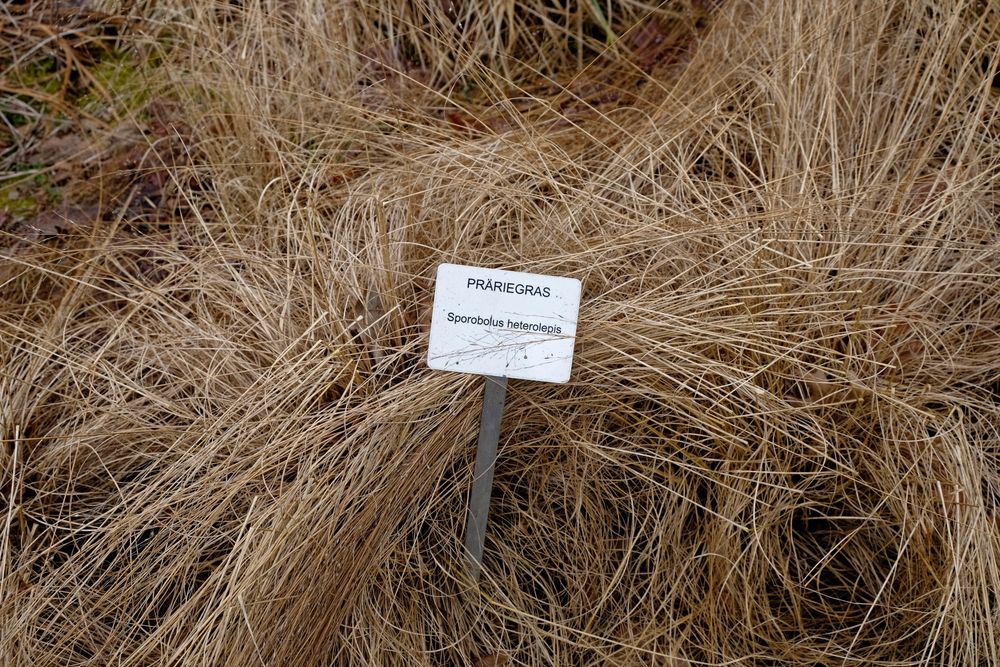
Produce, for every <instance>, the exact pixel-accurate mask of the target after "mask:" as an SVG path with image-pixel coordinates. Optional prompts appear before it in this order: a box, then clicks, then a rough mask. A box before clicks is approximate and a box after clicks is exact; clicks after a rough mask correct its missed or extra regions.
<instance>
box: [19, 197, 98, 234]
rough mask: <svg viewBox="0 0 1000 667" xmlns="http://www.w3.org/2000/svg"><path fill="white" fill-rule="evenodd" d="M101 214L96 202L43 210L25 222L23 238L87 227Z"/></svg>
mask: <svg viewBox="0 0 1000 667" xmlns="http://www.w3.org/2000/svg"><path fill="white" fill-rule="evenodd" d="M100 214H101V208H100V207H99V206H98V205H96V204H65V205H63V206H60V207H59V208H55V209H51V210H48V211H42V212H41V213H39V214H38V215H36V216H35V217H34V219H32V220H29V221H27V222H26V223H24V225H23V226H22V227H23V231H24V232H25V233H24V234H22V238H24V240H26V241H36V240H38V239H39V238H43V237H46V236H57V235H59V234H60V233H65V232H67V231H69V230H71V229H85V228H87V227H89V226H90V224H91V223H92V222H93V221H94V220H96V219H97V218H98V217H99V216H100Z"/></svg>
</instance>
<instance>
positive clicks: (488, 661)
mask: <svg viewBox="0 0 1000 667" xmlns="http://www.w3.org/2000/svg"><path fill="white" fill-rule="evenodd" d="M509 662H510V656H509V655H507V654H506V653H491V654H489V655H484V656H483V657H481V658H479V659H478V660H476V661H475V662H474V663H472V664H473V667H504V665H506V664H507V663H509Z"/></svg>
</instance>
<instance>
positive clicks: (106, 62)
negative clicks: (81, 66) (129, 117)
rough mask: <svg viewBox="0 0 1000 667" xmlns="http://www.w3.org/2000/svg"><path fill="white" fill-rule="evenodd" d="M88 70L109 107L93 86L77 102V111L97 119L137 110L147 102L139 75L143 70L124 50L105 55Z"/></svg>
mask: <svg viewBox="0 0 1000 667" xmlns="http://www.w3.org/2000/svg"><path fill="white" fill-rule="evenodd" d="M88 71H89V74H90V76H91V77H92V78H93V79H94V80H95V81H97V82H98V83H99V84H100V87H101V88H103V89H104V91H106V92H107V94H108V96H109V97H110V98H111V100H112V106H111V107H110V108H109V105H108V99H107V98H106V97H105V96H104V94H103V93H102V92H101V91H100V90H98V89H97V87H96V86H91V87H90V90H88V91H87V92H86V93H85V94H83V95H81V96H80V98H79V100H77V104H78V105H79V106H80V108H82V109H85V110H87V111H89V112H90V113H93V114H95V115H101V116H107V115H114V114H125V113H128V112H129V111H132V110H135V109H138V108H141V107H142V106H144V105H145V104H146V102H148V101H149V97H150V93H149V86H148V82H147V77H145V76H144V75H143V70H142V69H141V68H140V67H138V66H137V63H136V61H135V59H134V58H133V56H132V55H131V54H129V53H127V52H125V51H112V52H110V53H108V54H107V55H105V56H104V57H103V58H101V60H100V62H98V63H96V64H95V65H93V66H92V67H91V68H90V69H89V70H88Z"/></svg>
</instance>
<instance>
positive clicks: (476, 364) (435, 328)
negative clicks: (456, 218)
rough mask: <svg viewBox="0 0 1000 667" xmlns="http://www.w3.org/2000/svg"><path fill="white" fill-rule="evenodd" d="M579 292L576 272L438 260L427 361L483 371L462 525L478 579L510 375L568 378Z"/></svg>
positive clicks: (436, 366)
mask: <svg viewBox="0 0 1000 667" xmlns="http://www.w3.org/2000/svg"><path fill="white" fill-rule="evenodd" d="M580 294H581V285H580V281H579V280H577V279H576V278H562V277H559V276H546V275H542V274H538V273H523V272H520V271H503V270H501V269H487V268H483V267H480V266H463V265H461V264H439V265H438V268H437V277H436V278H435V281H434V306H433V308H432V309H431V330H430V335H429V337H428V341H427V366H428V367H430V368H433V369H435V370H439V371H456V372H459V373H475V374H476V375H485V376H486V395H485V396H484V397H483V414H482V417H481V418H480V422H479V447H478V449H477V450H476V476H475V478H474V479H473V481H472V491H471V493H470V494H469V518H468V521H467V522H466V525H465V551H466V555H467V556H468V558H469V564H470V569H471V573H472V576H473V579H476V580H478V579H479V574H480V572H481V571H482V569H483V543H484V542H485V541H486V520H487V518H488V516H489V513H490V493H491V492H492V490H493V469H494V467H495V466H496V459H497V442H498V441H499V440H500V419H501V417H502V416H503V401H504V397H505V396H506V394H507V378H517V379H520V380H534V381H536V382H558V383H563V382H568V381H569V377H570V373H571V372H572V369H573V347H574V345H575V344H576V323H577V319H578V318H579V314H580ZM456 537H457V536H456Z"/></svg>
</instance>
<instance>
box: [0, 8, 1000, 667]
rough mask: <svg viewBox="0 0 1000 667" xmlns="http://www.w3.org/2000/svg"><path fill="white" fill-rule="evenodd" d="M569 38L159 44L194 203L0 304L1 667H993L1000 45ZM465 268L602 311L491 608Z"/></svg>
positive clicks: (999, 521)
mask: <svg viewBox="0 0 1000 667" xmlns="http://www.w3.org/2000/svg"><path fill="white" fill-rule="evenodd" d="M608 5H611V10H609V8H608ZM558 6H561V5H560V3H554V2H549V1H542V0H517V2H511V3H490V2H484V1H476V2H473V1H460V0H441V1H438V2H434V1H432V0H406V1H405V2H402V3H390V2H384V3H381V4H375V3H372V4H367V3H348V2H332V1H331V2H315V1H312V0H294V1H288V2H277V1H276V0H275V1H273V2H271V1H264V2H260V3H211V2H206V3H186V2H180V1H179V0H162V1H161V2H158V3H156V4H155V5H150V6H148V7H147V6H143V7H136V8H135V9H134V10H133V11H134V12H136V13H142V14H143V18H144V20H146V21H147V22H149V23H153V24H157V25H161V26H163V30H164V32H163V33H162V34H161V39H162V40H163V41H164V43H167V44H169V47H168V55H167V60H166V64H165V65H164V66H163V67H162V68H161V73H162V74H163V76H164V77H165V78H166V79H167V80H168V81H167V83H168V84H170V85H171V86H172V87H173V89H174V90H175V91H178V92H177V93H176V94H177V95H178V96H179V98H180V99H181V100H182V102H183V105H184V108H185V119H186V122H187V123H189V124H190V128H191V132H190V136H189V137H188V138H185V142H186V143H185V147H186V148H185V149H186V151H187V154H188V156H189V158H190V160H189V162H188V163H187V164H186V165H184V166H176V165H173V166H170V165H168V166H169V173H170V174H171V179H172V180H173V182H174V184H175V187H176V189H177V191H178V192H179V193H180V196H181V197H182V198H183V200H184V205H183V206H181V207H178V208H177V210H176V213H174V214H172V217H171V218H170V219H169V220H168V221H167V222H166V223H165V224H161V225H160V226H159V227H157V228H156V229H151V230H144V231H143V232H142V233H139V232H136V231H135V230H132V229H130V228H129V227H128V225H127V223H126V221H124V220H123V219H121V218H120V217H118V218H115V217H108V216H105V217H104V219H103V220H99V221H96V222H95V223H94V224H93V225H91V226H90V227H89V229H87V230H81V229H76V230H75V231H74V232H73V233H65V234H62V235H59V236H57V237H55V238H46V239H42V240H37V239H36V240H33V241H32V242H31V243H29V244H27V245H24V244H22V246H23V247H20V248H19V250H18V251H17V252H16V253H14V252H9V253H8V254H7V256H6V260H5V264H4V265H0V332H2V338H0V364H2V366H0V368H2V370H0V438H2V441H3V442H2V445H3V446H2V450H0V457H2V458H0V469H2V470H3V477H2V480H0V482H2V486H3V491H2V495H0V499H2V504H0V510H2V512H0V518H2V520H3V527H4V530H3V533H2V536H0V576H2V587H0V596H2V597H0V655H2V656H3V662H4V664H24V665H29V664H30V665H69V664H74V665H76V664H80V665H82V664H93V665H110V664H121V665H144V664H170V665H174V664H176V665H180V664H206V665H215V664H226V665H253V664H263V665H319V664H373V665H431V664H434V665H451V664H477V665H482V666H486V665H500V664H511V665H598V664H600V665H674V666H680V665H685V666H686V665H744V664H745V665H802V666H806V665H809V666H813V665H828V666H832V665H885V666H889V665H899V666H902V665H914V664H935V665H993V664H1000V639H998V637H1000V627H998V625H1000V607H998V603H997V599H996V593H997V590H998V587H1000V569H998V558H997V553H998V552H997V549H998V547H1000V507H998V498H1000V413H998V400H1000V344H998V343H1000V340H998V338H1000V243H998V232H1000V228H998V222H997V220H998V200H997V197H998V195H997V193H998V192H1000V178H998V167H1000V112H998V108H997V104H998V91H997V90H996V89H993V88H991V83H992V77H993V71H992V69H991V68H992V67H995V66H996V64H997V63H998V62H1000V58H998V52H1000V15H998V13H997V12H996V10H995V7H994V8H990V7H989V6H988V5H987V4H986V3H976V2H944V1H938V0H921V1H920V2H894V3H849V2H843V1H841V2H833V1H824V2H817V3H796V2H790V1H786V0H767V1H765V2H760V3H747V2H736V1H731V2H725V3H720V4H718V5H716V4H711V3H686V4H685V3H676V4H667V5H663V6H652V5H646V4H644V3H640V2H638V1H635V2H632V1H629V2H618V3H604V2H580V3H577V4H571V5H568V7H569V8H568V9H567V8H565V6H564V8H563V9H558ZM151 154H153V155H155V154H156V145H155V144H153V145H151ZM443 261H449V262H459V263H468V264H480V265H485V266H491V267H498V268H509V269H515V270H527V271H533V272H542V273H553V274H558V275H568V276H574V277H577V278H579V279H581V280H582V281H583V283H584V300H583V304H582V308H581V321H580V326H579V332H578V340H577V352H576V360H575V368H574V375H573V379H572V381H571V382H570V383H569V384H567V385H565V386H553V385H543V384H534V383H528V382H513V383H512V384H511V385H510V387H509V389H508V406H507V413H506V416H505V426H504V431H503V434H502V438H501V443H500V457H499V462H498V468H497V476H496V484H495V488H494V497H493V503H494V504H493V507H492V511H491V512H492V513H491V523H490V527H489V532H488V538H487V547H486V557H485V569H484V576H483V579H482V581H481V582H479V584H478V585H475V584H473V583H471V582H470V581H469V580H468V579H467V578H466V577H465V576H464V574H463V561H462V558H461V554H460V544H461V530H462V526H463V522H464V507H465V499H466V494H467V491H468V487H469V483H470V473H471V463H472V456H473V447H474V443H475V436H476V429H477V426H478V410H479V404H480V397H481V387H482V381H481V380H479V379H477V378H471V377H465V376H459V375H453V374H445V373H438V372H432V371H429V370H428V369H427V368H426V367H425V365H424V363H423V359H424V356H425V354H426V342H427V329H426V327H427V324H428V320H429V317H428V312H429V310H428V309H429V306H430V300H431V296H432V288H433V285H432V282H431V279H432V276H433V271H434V268H435V267H436V265H437V264H438V263H440V262H443Z"/></svg>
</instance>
